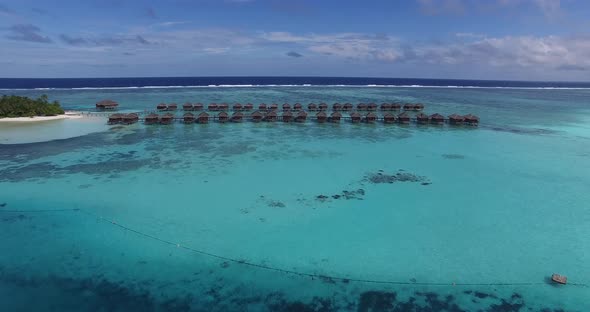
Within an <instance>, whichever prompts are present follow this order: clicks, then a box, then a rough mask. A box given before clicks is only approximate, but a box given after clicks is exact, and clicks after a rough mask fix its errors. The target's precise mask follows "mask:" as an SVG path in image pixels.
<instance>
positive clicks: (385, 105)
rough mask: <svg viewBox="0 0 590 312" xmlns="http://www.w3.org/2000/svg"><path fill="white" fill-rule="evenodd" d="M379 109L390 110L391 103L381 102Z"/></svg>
mask: <svg viewBox="0 0 590 312" xmlns="http://www.w3.org/2000/svg"><path fill="white" fill-rule="evenodd" d="M380 109H381V111H384V112H386V111H390V110H391V104H389V103H383V104H381V106H380Z"/></svg>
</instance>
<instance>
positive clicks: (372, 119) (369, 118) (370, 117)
mask: <svg viewBox="0 0 590 312" xmlns="http://www.w3.org/2000/svg"><path fill="white" fill-rule="evenodd" d="M364 119H365V122H366V123H374V122H375V121H376V120H377V114H375V113H373V112H370V113H368V114H367V115H365V118H364Z"/></svg>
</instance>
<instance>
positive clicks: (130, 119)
mask: <svg viewBox="0 0 590 312" xmlns="http://www.w3.org/2000/svg"><path fill="white" fill-rule="evenodd" d="M138 121H139V116H138V115H137V114H136V113H130V114H127V115H123V123H124V124H126V125H130V124H134V123H136V122H138Z"/></svg>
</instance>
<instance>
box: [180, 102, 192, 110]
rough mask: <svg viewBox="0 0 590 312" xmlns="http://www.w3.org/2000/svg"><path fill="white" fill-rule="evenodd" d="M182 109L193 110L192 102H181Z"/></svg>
mask: <svg viewBox="0 0 590 312" xmlns="http://www.w3.org/2000/svg"><path fill="white" fill-rule="evenodd" d="M182 110H183V111H192V110H193V104H191V103H189V102H186V103H184V104H182Z"/></svg>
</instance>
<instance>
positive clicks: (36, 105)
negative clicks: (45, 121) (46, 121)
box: [0, 95, 64, 118]
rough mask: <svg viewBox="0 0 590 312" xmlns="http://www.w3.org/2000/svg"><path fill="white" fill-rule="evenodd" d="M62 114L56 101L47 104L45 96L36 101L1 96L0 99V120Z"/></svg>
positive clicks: (27, 98)
mask: <svg viewBox="0 0 590 312" xmlns="http://www.w3.org/2000/svg"><path fill="white" fill-rule="evenodd" d="M61 114H64V110H63V109H62V108H61V106H60V105H59V103H58V102H57V101H53V102H49V100H48V98H47V95H42V96H40V97H39V98H37V99H32V98H29V97H26V96H17V95H3V96H2V98H0V118H3V117H33V116H55V115H61Z"/></svg>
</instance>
